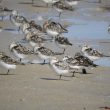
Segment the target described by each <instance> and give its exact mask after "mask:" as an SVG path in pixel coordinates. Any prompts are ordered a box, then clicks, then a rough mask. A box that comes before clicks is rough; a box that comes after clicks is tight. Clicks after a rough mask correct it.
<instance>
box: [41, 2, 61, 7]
mask: <svg viewBox="0 0 110 110" xmlns="http://www.w3.org/2000/svg"><path fill="white" fill-rule="evenodd" d="M42 1H44V2H45V3H46V4H47V7H48V4H53V3H55V2H58V1H59V0H42Z"/></svg>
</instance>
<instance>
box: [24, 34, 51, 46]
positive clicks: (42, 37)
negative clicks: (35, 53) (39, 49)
mask: <svg viewBox="0 0 110 110" xmlns="http://www.w3.org/2000/svg"><path fill="white" fill-rule="evenodd" d="M25 39H26V40H27V41H28V42H29V44H30V45H31V46H32V47H35V46H43V45H44V44H45V43H47V42H48V41H51V39H49V38H48V36H47V35H46V34H45V33H39V32H37V33H36V32H35V33H34V32H30V33H28V34H26V36H25Z"/></svg>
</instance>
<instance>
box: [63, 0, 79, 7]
mask: <svg viewBox="0 0 110 110" xmlns="http://www.w3.org/2000/svg"><path fill="white" fill-rule="evenodd" d="M78 1H80V0H65V3H66V4H68V5H69V6H74V5H77V4H78Z"/></svg>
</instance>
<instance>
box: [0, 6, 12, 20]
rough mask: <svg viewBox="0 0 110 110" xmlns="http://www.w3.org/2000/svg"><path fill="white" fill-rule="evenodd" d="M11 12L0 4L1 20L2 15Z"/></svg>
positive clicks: (4, 15)
mask: <svg viewBox="0 0 110 110" xmlns="http://www.w3.org/2000/svg"><path fill="white" fill-rule="evenodd" d="M11 12H12V10H11V9H8V8H7V7H1V6H0V17H1V19H2V21H3V20H4V17H6V16H8V15H9V14H10V13H11Z"/></svg>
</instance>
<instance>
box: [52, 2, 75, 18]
mask: <svg viewBox="0 0 110 110" xmlns="http://www.w3.org/2000/svg"><path fill="white" fill-rule="evenodd" d="M52 6H53V7H54V8H55V9H56V10H57V11H58V12H59V17H60V16H61V13H62V12H63V11H64V10H68V11H73V8H72V7H71V6H66V4H65V2H64V1H58V2H55V3H54V4H53V5H52Z"/></svg>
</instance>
